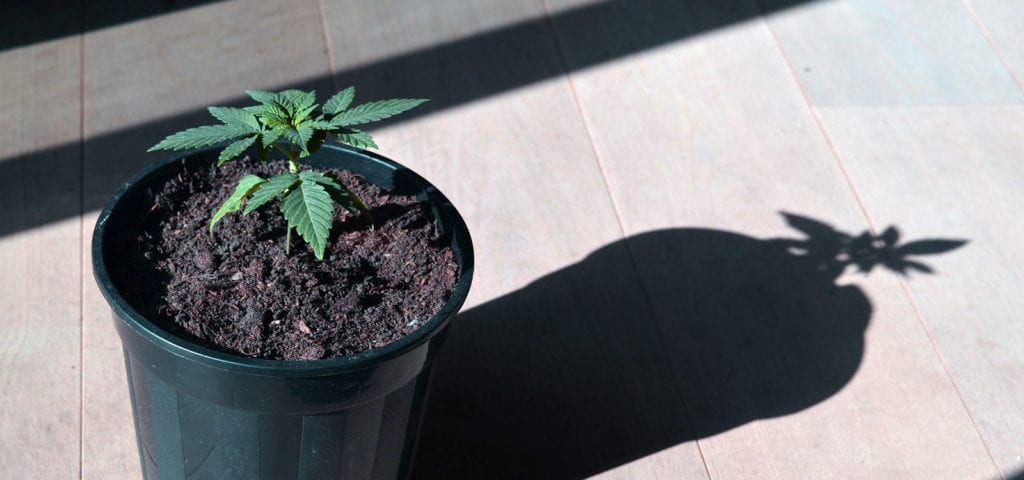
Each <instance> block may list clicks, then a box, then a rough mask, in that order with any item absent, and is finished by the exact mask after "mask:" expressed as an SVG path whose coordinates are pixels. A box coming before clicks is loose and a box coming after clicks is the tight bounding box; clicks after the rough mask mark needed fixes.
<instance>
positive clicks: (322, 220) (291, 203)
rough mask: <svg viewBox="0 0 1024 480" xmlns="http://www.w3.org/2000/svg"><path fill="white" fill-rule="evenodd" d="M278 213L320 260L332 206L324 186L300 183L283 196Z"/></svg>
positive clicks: (328, 228) (324, 245)
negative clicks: (279, 212)
mask: <svg viewBox="0 0 1024 480" xmlns="http://www.w3.org/2000/svg"><path fill="white" fill-rule="evenodd" d="M281 212H282V213H284V219H285V220H287V221H288V226H289V228H294V229H295V231H296V232H298V233H299V235H301V236H302V238H303V239H305V240H306V243H309V246H310V247H312V248H313V255H315V256H316V259H317V260H323V259H324V248H325V247H326V246H327V237H328V235H329V234H330V231H331V224H332V223H333V221H334V202H332V201H331V196H330V195H329V194H328V193H327V191H326V190H325V189H324V187H323V185H320V184H319V183H316V182H304V181H300V182H299V184H298V186H297V187H295V188H293V189H292V190H291V191H290V192H288V193H287V194H285V196H284V199H283V200H282V201H281Z"/></svg>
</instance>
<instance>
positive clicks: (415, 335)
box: [92, 145, 473, 479]
mask: <svg viewBox="0 0 1024 480" xmlns="http://www.w3.org/2000/svg"><path fill="white" fill-rule="evenodd" d="M217 154H218V152H217V151H216V150H207V151H200V152H196V153H192V154H187V155H182V156H178V157H174V158H171V159H168V160H166V161H164V162H161V163H158V164H156V165H154V166H152V167H150V168H149V169H147V170H146V171H144V172H143V173H141V174H140V175H139V176H137V177H136V178H135V179H133V180H131V181H130V182H127V183H125V184H124V185H123V186H122V188H121V189H120V190H119V191H118V192H117V193H116V194H115V195H114V196H113V197H112V198H111V200H110V202H109V203H108V204H107V206H106V208H104V210H103V212H102V213H101V214H100V217H99V220H98V221H97V224H96V228H95V231H94V233H93V244H92V254H93V273H94V275H95V278H96V283H97V284H98V286H99V287H100V290H101V291H102V292H103V295H104V297H106V299H107V301H108V302H109V303H110V306H111V308H112V310H113V313H114V320H115V325H116V327H117V332H118V334H119V335H120V337H121V340H122V345H123V347H124V353H125V366H126V369H127V373H128V381H129V387H130V391H131V400H132V408H133V413H134V415H135V427H136V433H137V435H138V441H139V456H140V460H141V462H142V466H143V473H144V477H145V478H150V479H154V478H186V477H187V478H190V479H192V478H197V479H198V478H318V479H319V478H399V477H403V476H405V475H406V474H407V473H408V470H409V467H410V462H411V459H412V455H413V451H414V449H415V440H416V437H417V434H418V428H419V423H420V416H421V414H422V411H423V408H424V402H425V394H426V391H427V384H428V382H429V377H430V364H431V362H432V360H433V357H434V356H435V355H436V353H437V350H438V348H439V347H440V346H441V343H442V342H443V340H444V337H445V332H446V329H447V326H448V324H449V322H450V321H451V319H452V317H453V316H454V315H455V313H456V312H457V311H458V310H459V308H460V307H461V306H462V304H463V302H464V301H465V299H466V296H467V294H468V292H469V286H470V283H471V280H472V275H473V248H472V243H471V240H470V236H469V232H468V230H467V228H466V225H465V222H464V221H463V220H462V218H461V217H460V216H459V214H458V212H457V211H456V210H455V208H454V207H453V206H452V205H451V202H449V201H448V199H447V198H445V197H444V195H443V194H441V192H439V191H438V190H437V189H436V188H434V187H433V186H432V185H431V184H430V183H429V182H427V181H426V180H424V179H423V178H422V177H420V176H419V175H417V174H416V173H414V172H412V171H411V170H409V169H407V168H405V167H403V166H402V165H400V164H398V163H396V162H394V161H391V160H389V159H386V158H384V157H381V156H379V155H375V154H372V153H369V152H366V151H363V150H359V149H355V148H351V147H345V146H335V145H324V146H323V147H322V148H321V149H320V150H319V151H318V152H317V153H316V154H314V155H313V156H312V157H310V159H309V160H310V161H309V163H310V164H312V165H313V166H314V167H316V168H338V169H346V170H349V171H352V172H353V173H356V174H359V175H362V176H363V177H365V178H366V179H367V181H369V182H370V183H373V184H375V185H377V186H379V187H382V188H384V189H386V190H390V191H393V192H396V193H400V194H409V195H416V196H417V197H418V198H419V199H420V200H424V201H427V202H428V204H429V205H430V208H431V209H432V211H433V214H434V217H435V219H436V225H437V228H438V231H439V232H440V233H441V235H442V238H444V239H445V240H446V241H447V242H449V245H450V246H451V248H452V250H453V253H454V258H455V261H456V262H457V264H458V268H459V270H458V272H459V277H458V282H457V284H456V286H455V290H454V292H453V293H452V295H451V297H450V299H449V300H448V302H447V303H446V304H445V305H444V307H443V308H442V309H441V311H440V312H439V313H438V314H437V315H435V316H434V317H432V318H431V319H429V320H428V321H427V322H425V323H424V325H423V326H422V327H420V328H419V329H417V330H416V331H414V332H412V333H411V334H409V335H407V336H405V337H403V338H401V339H399V340H397V341H395V342H393V343H390V344H388V345H385V346H383V347H380V348H376V349H373V350H369V351H366V352H362V353H359V354H356V355H350V356H346V357H338V358H332V359H324V360H311V361H285V360H266V359H255V358H247V357H242V356H238V355H233V354H228V353H224V352H219V351H215V350H212V349H209V348H205V347H202V346H199V345H197V344H195V343H193V342H190V341H188V340H185V339H182V338H179V337H177V336H174V335H171V334H170V333H168V332H166V331H164V330H163V329H161V328H159V327H158V326H156V324H154V323H153V322H152V321H150V320H149V319H147V318H145V317H143V316H142V315H140V314H139V313H138V311H136V309H134V308H133V307H132V306H131V305H129V304H128V302H127V301H126V300H125V298H124V297H123V296H122V295H121V294H120V292H119V290H118V285H117V282H118V281H119V279H116V278H112V277H111V273H110V269H109V268H108V266H109V261H110V260H111V259H113V258H115V257H116V256H117V255H118V254H119V252H118V248H119V245H121V244H123V241H122V240H118V239H119V238H124V236H126V235H128V234H129V233H130V232H131V231H132V229H133V228H134V227H135V226H136V225H137V224H138V222H139V219H140V218H142V217H143V216H144V215H145V214H146V211H147V210H148V208H149V205H151V204H152V192H153V191H155V190H156V189H154V188H152V187H153V186H155V185H160V184H162V183H163V182H164V181H166V180H167V179H168V178H170V177H171V176H173V175H177V174H178V173H179V172H180V171H181V170H182V168H183V167H184V166H185V165H189V166H200V165H212V164H213V163H214V162H216V160H217Z"/></svg>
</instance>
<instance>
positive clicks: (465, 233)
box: [92, 143, 474, 377]
mask: <svg viewBox="0 0 1024 480" xmlns="http://www.w3.org/2000/svg"><path fill="white" fill-rule="evenodd" d="M208 150H211V149H199V150H190V151H186V152H183V153H179V154H176V155H172V156H170V157H168V158H166V159H164V160H161V161H157V162H154V163H153V164H151V165H149V166H148V167H146V168H144V169H143V170H142V171H141V172H139V173H138V174H136V175H135V176H133V177H132V178H131V180H128V181H126V182H124V183H123V184H122V185H121V187H120V188H118V190H117V192H115V193H114V195H113V196H111V197H110V199H109V200H108V201H107V203H106V205H105V206H104V208H103V210H102V212H101V213H100V216H99V218H98V219H97V221H96V226H95V228H94V230H93V235H92V267H93V276H94V279H95V281H96V284H97V286H98V287H99V289H100V291H101V292H102V293H103V296H104V297H105V298H106V299H107V303H108V304H110V307H111V309H112V310H113V311H114V313H115V316H117V317H119V318H120V320H118V319H115V321H122V322H124V323H125V324H127V326H128V327H130V328H131V329H132V330H134V331H135V332H136V333H137V334H139V335H140V336H142V337H143V338H145V339H146V340H148V341H150V342H152V343H153V344H155V345H156V346H158V347H159V348H161V349H163V350H166V351H168V352H170V353H172V354H174V355H176V356H178V357H181V358H184V359H188V360H191V361H194V362H198V363H202V364H206V365H209V366H212V367H217V368H221V369H224V370H232V371H240V372H245V373H249V374H255V375H264V376H281V377H294V376H297V375H298V376H309V377H313V376H326V375H335V374H340V373H345V372H351V371H355V370H362V369H366V368H373V367H374V366H375V365H378V364H380V363H383V362H385V361H387V360H390V359H392V358H395V357H398V356H401V355H402V354H404V353H406V352H409V351H411V350H414V349H416V348H417V347H418V346H420V345H421V344H423V343H424V342H426V341H427V340H429V339H430V338H431V337H433V336H434V334H436V333H437V332H439V331H440V329H441V327H443V326H445V325H446V324H447V322H448V321H449V320H450V319H451V318H452V317H453V316H455V314H456V313H457V312H458V311H459V309H460V308H461V307H462V305H463V303H465V301H466V297H467V296H468V294H469V287H470V284H471V283H472V279H473V271H474V255H473V242H472V239H471V237H470V235H469V230H468V228H467V227H466V223H465V220H463V218H462V216H461V215H460V214H459V212H458V210H457V209H456V208H455V207H454V206H453V205H452V203H451V201H449V200H448V198H447V197H445V196H444V194H443V193H441V191H440V190H438V189H437V188H436V187H434V185H433V184H431V183H430V182H429V181H427V180H426V179H424V178H423V177H421V176H420V175H419V174H418V173H416V172H414V171H412V170H411V169H409V168H408V167H406V166H404V165H402V164H400V163H398V162H395V161H394V160H391V159H389V158H386V157H384V156H382V155H378V154H376V153H373V152H368V151H366V150H362V149H358V148H355V147H350V146H347V145H336V144H327V143H325V144H324V145H322V146H321V150H337V151H340V152H343V153H345V154H349V155H356V156H359V157H363V158H364V159H366V160H369V161H371V162H372V163H375V164H378V165H380V166H381V168H385V169H388V170H391V171H399V170H401V171H402V172H403V175H407V176H409V177H410V178H411V179H413V180H414V181H415V182H416V183H418V184H420V185H422V186H423V187H424V190H425V191H426V192H427V194H428V195H429V196H430V197H431V202H430V204H431V206H432V207H434V208H436V210H437V211H436V212H435V213H436V214H438V215H437V216H438V217H439V219H441V218H442V217H448V218H449V223H450V225H447V227H448V228H450V229H451V235H453V236H455V237H458V238H459V248H458V249H455V251H454V252H453V253H454V254H455V257H456V262H457V263H458V265H459V272H460V274H459V279H458V281H457V282H456V284H455V289H454V290H453V291H452V294H451V297H449V299H448V301H447V302H446V303H445V304H444V306H443V307H441V310H440V311H439V312H438V313H437V314H436V315H434V316H433V317H431V318H430V319H429V320H427V321H426V322H424V323H423V325H421V326H420V327H419V328H417V329H416V330H415V331H413V332H412V333H410V334H408V335H406V336H404V337H402V338H400V339H398V340H395V341H394V342H391V343H389V344H387V345H384V346H382V347H377V348H374V349H371V350H366V351H364V352H360V353H357V354H354V355H347V356H343V357H334V358H328V359H320V360H270V359H263V358H252V357H245V356H242V355H236V354H232V353H226V352H221V351H218V350H214V349H211V348H207V347H204V346H201V345H198V344H196V343H193V342H191V341H189V340H186V339H184V338H181V337H178V336H176V335H173V334H171V333H170V332H167V331H166V330H164V329H162V328H160V327H158V326H157V325H156V324H155V323H153V322H152V321H150V320H149V319H147V318H145V317H144V316H143V315H142V314H140V313H139V312H138V311H137V310H136V309H135V308H134V307H132V306H131V305H130V304H129V303H128V301H127V300H126V299H125V298H124V297H123V296H122V295H121V293H120V292H119V291H118V290H117V288H116V287H115V286H114V282H113V280H112V279H111V276H110V272H109V271H108V270H107V265H106V259H105V258H104V254H103V240H104V237H105V233H106V231H107V229H106V227H107V223H108V220H109V219H110V217H111V215H112V214H113V213H114V211H115V209H116V208H117V206H118V204H119V203H120V200H121V199H122V197H124V196H125V195H126V194H127V193H128V192H129V191H131V190H132V189H133V188H136V187H137V186H139V185H140V184H141V183H142V181H144V180H146V179H147V177H150V176H151V175H154V174H156V173H157V172H158V171H159V170H161V169H163V168H167V166H168V165H169V164H172V163H174V162H181V161H184V160H185V159H187V158H189V157H192V156H195V155H198V154H202V153H204V152H206V151H208Z"/></svg>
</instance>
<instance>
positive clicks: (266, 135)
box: [260, 128, 284, 147]
mask: <svg viewBox="0 0 1024 480" xmlns="http://www.w3.org/2000/svg"><path fill="white" fill-rule="evenodd" d="M281 135H284V129H283V128H271V129H270V130H265V131H264V132H263V138H262V139H261V140H260V143H262V144H263V146H264V147H269V146H271V145H273V143H274V142H276V141H277V139H279V138H281Z"/></svg>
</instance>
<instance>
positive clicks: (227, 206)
mask: <svg viewBox="0 0 1024 480" xmlns="http://www.w3.org/2000/svg"><path fill="white" fill-rule="evenodd" d="M264 182H266V180H264V179H263V178H262V177H260V176H258V175H246V176H244V177H242V179H241V180H239V181H238V186H236V187H235V192H234V193H232V194H231V196H230V197H228V199H227V200H226V201H225V202H224V204H223V205H221V206H220V208H218V209H217V212H216V213H214V214H213V217H212V218H210V235H213V227H214V225H217V222H219V221H220V219H221V218H223V217H224V215H227V214H229V213H231V212H237V211H238V209H239V208H240V207H241V206H242V200H244V199H245V197H248V196H249V195H250V194H252V192H253V190H255V189H256V188H258V187H259V186H260V185H262V184H263V183H264Z"/></svg>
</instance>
